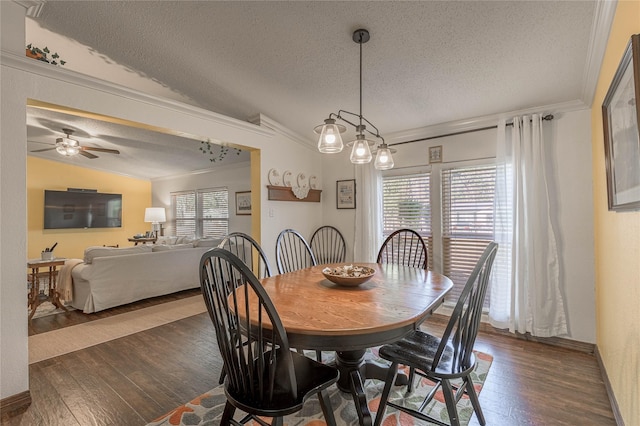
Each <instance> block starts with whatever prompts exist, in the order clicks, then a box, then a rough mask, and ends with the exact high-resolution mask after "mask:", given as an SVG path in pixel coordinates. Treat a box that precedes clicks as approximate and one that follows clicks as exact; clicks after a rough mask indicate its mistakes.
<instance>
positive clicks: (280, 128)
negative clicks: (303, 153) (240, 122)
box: [249, 114, 316, 151]
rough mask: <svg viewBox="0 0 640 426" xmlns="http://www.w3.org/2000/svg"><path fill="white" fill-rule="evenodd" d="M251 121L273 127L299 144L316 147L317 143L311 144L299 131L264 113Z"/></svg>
mask: <svg viewBox="0 0 640 426" xmlns="http://www.w3.org/2000/svg"><path fill="white" fill-rule="evenodd" d="M249 122H251V123H253V124H256V125H258V126H261V127H266V128H268V129H271V130H273V131H274V132H277V133H279V134H281V135H283V136H286V137H287V138H289V139H291V140H292V141H293V142H296V143H297V144H299V145H302V146H304V147H305V148H309V149H311V150H314V151H315V149H316V147H315V145H313V144H311V143H310V142H309V140H308V139H306V138H304V137H302V136H300V135H299V134H298V133H296V132H294V131H293V130H291V129H289V128H288V127H285V126H283V125H282V124H280V123H278V122H277V121H275V120H273V119H271V118H269V117H267V116H266V115H264V114H258V115H256V116H255V117H253V118H251V119H249Z"/></svg>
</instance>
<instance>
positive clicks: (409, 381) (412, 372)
mask: <svg viewBox="0 0 640 426" xmlns="http://www.w3.org/2000/svg"><path fill="white" fill-rule="evenodd" d="M414 377H416V369H415V368H413V367H409V378H408V379H407V394H410V393H411V392H413V378H414Z"/></svg>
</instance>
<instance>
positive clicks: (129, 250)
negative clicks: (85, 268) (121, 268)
mask: <svg viewBox="0 0 640 426" xmlns="http://www.w3.org/2000/svg"><path fill="white" fill-rule="evenodd" d="M139 253H151V246H148V245H146V244H143V245H139V246H133V247H122V248H116V247H102V246H93V247H87V248H86V249H85V250H84V263H91V262H93V259H95V258H96V257H105V256H121V255H123V254H139Z"/></svg>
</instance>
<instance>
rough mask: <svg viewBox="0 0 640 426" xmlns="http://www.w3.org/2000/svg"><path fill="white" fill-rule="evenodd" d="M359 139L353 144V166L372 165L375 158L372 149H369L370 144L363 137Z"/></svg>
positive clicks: (359, 136)
mask: <svg viewBox="0 0 640 426" xmlns="http://www.w3.org/2000/svg"><path fill="white" fill-rule="evenodd" d="M357 137H358V138H357V139H356V140H355V141H354V142H353V149H352V150H351V162H352V163H353V164H367V163H370V162H371V159H372V158H373V156H372V155H371V148H369V143H370V142H369V141H368V140H366V139H365V138H364V136H363V135H358V136H357Z"/></svg>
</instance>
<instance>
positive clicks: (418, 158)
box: [323, 110, 595, 343]
mask: <svg viewBox="0 0 640 426" xmlns="http://www.w3.org/2000/svg"><path fill="white" fill-rule="evenodd" d="M543 126H544V128H545V137H548V138H553V139H555V141H554V143H553V145H552V146H553V152H552V153H551V155H552V157H553V159H554V160H553V163H554V169H553V172H552V175H553V179H554V182H552V190H551V194H550V195H551V197H552V206H553V213H554V214H553V218H554V225H555V227H556V229H557V231H558V233H557V237H558V243H559V244H558V246H559V251H560V256H561V259H560V261H561V264H560V265H561V268H560V270H561V277H560V278H561V283H562V291H563V294H564V296H565V300H566V302H567V303H566V308H567V318H568V321H569V336H568V338H570V339H573V340H577V341H581V342H587V343H594V342H595V280H594V269H593V268H594V267H593V265H594V236H593V226H592V224H593V203H592V182H591V169H590V168H589V165H590V164H591V145H590V140H591V121H590V111H589V110H581V111H574V112H568V113H563V114H558V115H556V117H555V119H554V120H553V121H551V122H545V124H544V125H543ZM425 132H426V131H425ZM444 133H446V132H444ZM496 135H497V133H496V130H495V129H488V130H484V131H479V132H473V133H466V134H462V135H457V136H448V137H443V138H438V139H433V140H429V141H422V142H415V143H411V144H405V145H398V146H396V148H397V150H398V152H397V153H396V154H395V155H394V161H395V165H396V167H395V168H394V169H392V170H391V171H388V172H384V173H386V174H405V173H406V174H408V173H411V172H417V171H421V170H429V168H430V166H429V165H428V148H429V147H430V146H438V145H442V147H443V162H442V163H436V164H433V165H431V171H432V174H431V184H432V198H431V202H432V209H433V210H434V211H438V210H439V209H440V208H441V206H440V202H439V198H440V197H439V192H438V191H439V186H440V171H441V170H442V169H443V168H446V167H452V166H458V165H471V164H482V163H493V162H494V161H495V143H496ZM425 136H427V135H425ZM420 137H421V136H420V135H419V134H415V133H414V134H413V135H412V137H411V138H406V137H405V138H404V140H408V139H418V138H420ZM389 139H390V140H394V136H393V135H391V137H390V138H389ZM395 140H397V141H401V140H403V139H402V138H398V137H395ZM337 155H342V154H337ZM336 158H337V157H336ZM474 159H476V160H474ZM345 163H348V154H347V157H346V158H340V159H339V160H336V159H334V157H333V156H325V158H323V169H324V174H325V181H324V182H323V184H324V185H325V186H332V187H333V190H332V192H331V200H327V199H325V201H324V203H323V217H324V219H325V220H324V221H325V222H326V223H329V224H332V225H334V226H336V227H337V228H338V229H340V230H341V231H342V232H343V234H344V236H345V239H346V240H347V243H348V244H349V253H352V252H353V238H354V217H355V214H354V211H353V210H337V209H336V207H335V180H339V179H352V178H353V177H354V176H355V174H354V172H353V167H356V166H351V167H349V166H347V165H346V164H345ZM357 167H362V166H357ZM364 167H373V165H367V166H364ZM356 184H357V183H356ZM358 208H363V207H362V206H358ZM433 227H434V245H435V244H440V240H439V238H438V237H439V232H440V231H439V229H440V224H439V223H436V222H434V223H433ZM434 251H436V252H438V253H441V252H442V250H438V248H437V247H434ZM441 265H442V259H440V258H434V269H436V270H437V271H442V267H441Z"/></svg>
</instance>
